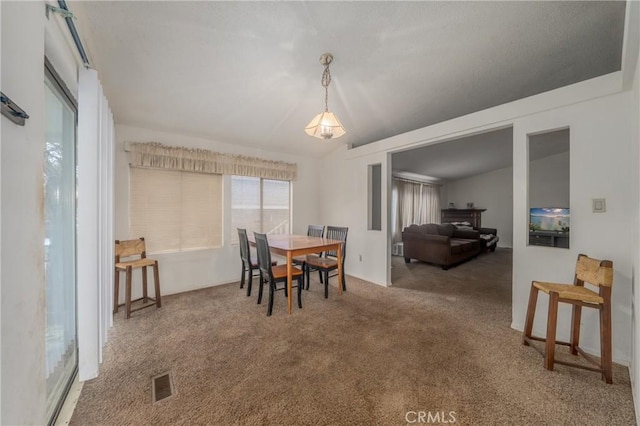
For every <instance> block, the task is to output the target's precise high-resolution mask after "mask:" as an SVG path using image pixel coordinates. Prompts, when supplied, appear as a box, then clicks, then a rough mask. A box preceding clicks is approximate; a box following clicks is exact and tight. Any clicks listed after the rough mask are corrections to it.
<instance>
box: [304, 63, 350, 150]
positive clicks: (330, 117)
mask: <svg viewBox="0 0 640 426" xmlns="http://www.w3.org/2000/svg"><path fill="white" fill-rule="evenodd" d="M332 61H333V55H332V54H331V53H325V54H323V55H322V56H320V63H321V64H322V65H323V66H324V71H323V72H322V79H321V80H320V82H321V83H322V87H324V112H321V113H320V114H318V115H316V116H315V117H313V120H311V121H310V122H309V124H307V127H305V128H304V131H305V132H307V134H308V135H309V136H313V137H316V138H319V139H332V138H339V137H340V136H342V135H344V134H345V133H346V132H345V130H344V127H342V124H341V123H340V121H339V120H338V117H336V116H335V115H334V114H333V113H332V112H329V83H331V72H330V71H329V64H331V62H332Z"/></svg>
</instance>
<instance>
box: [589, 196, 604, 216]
mask: <svg viewBox="0 0 640 426" xmlns="http://www.w3.org/2000/svg"><path fill="white" fill-rule="evenodd" d="M591 205H592V207H593V212H594V213H604V212H606V211H607V201H606V200H605V199H604V198H592V199H591Z"/></svg>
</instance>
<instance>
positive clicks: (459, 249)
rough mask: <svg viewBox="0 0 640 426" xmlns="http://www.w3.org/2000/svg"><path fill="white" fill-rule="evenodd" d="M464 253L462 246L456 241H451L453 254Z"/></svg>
mask: <svg viewBox="0 0 640 426" xmlns="http://www.w3.org/2000/svg"><path fill="white" fill-rule="evenodd" d="M458 253H462V244H461V243H459V242H456V241H451V254H458Z"/></svg>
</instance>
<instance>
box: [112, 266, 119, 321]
mask: <svg viewBox="0 0 640 426" xmlns="http://www.w3.org/2000/svg"><path fill="white" fill-rule="evenodd" d="M115 272H116V273H115V275H114V276H113V313H114V314H117V313H118V303H119V302H120V301H119V300H118V299H119V298H120V271H118V268H115Z"/></svg>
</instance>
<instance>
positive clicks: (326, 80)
mask: <svg viewBox="0 0 640 426" xmlns="http://www.w3.org/2000/svg"><path fill="white" fill-rule="evenodd" d="M320 82H321V83H322V87H324V110H325V112H327V111H329V84H330V83H331V71H329V64H326V65H325V66H324V71H323V72H322V79H321V80H320Z"/></svg>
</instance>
